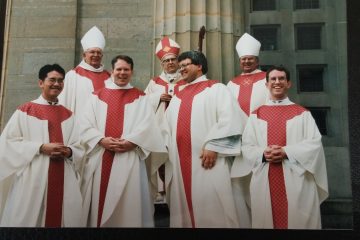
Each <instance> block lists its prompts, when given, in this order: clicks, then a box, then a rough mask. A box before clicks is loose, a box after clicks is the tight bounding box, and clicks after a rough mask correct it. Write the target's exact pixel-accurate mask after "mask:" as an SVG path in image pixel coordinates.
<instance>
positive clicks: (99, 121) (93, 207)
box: [80, 55, 166, 227]
mask: <svg viewBox="0 0 360 240" xmlns="http://www.w3.org/2000/svg"><path fill="white" fill-rule="evenodd" d="M111 64H112V69H113V70H112V75H111V79H110V81H106V85H105V88H102V89H100V90H98V91H95V92H94V93H93V95H92V96H91V97H90V98H89V99H88V104H87V106H86V107H85V111H84V115H83V116H82V118H81V119H80V129H81V139H82V143H83V144H84V146H85V148H86V154H87V156H88V158H87V160H86V163H85V165H84V175H83V176H84V177H83V182H82V193H83V197H84V218H85V219H87V226H89V227H154V219H153V214H154V206H153V202H152V200H151V197H150V190H149V177H148V176H149V175H148V173H147V171H146V166H145V161H144V160H145V159H146V158H147V157H148V155H149V153H150V152H166V148H165V145H164V141H163V138H162V136H161V133H160V129H159V127H158V124H157V122H156V120H155V114H154V112H153V110H152V108H151V106H150V105H149V102H148V100H147V96H145V93H144V92H143V91H141V90H139V89H137V88H134V87H133V86H132V85H131V83H130V82H131V78H132V75H133V67H134V63H133V60H132V59H131V58H130V57H129V56H125V55H118V56H116V57H115V58H114V59H113V60H112V62H111Z"/></svg>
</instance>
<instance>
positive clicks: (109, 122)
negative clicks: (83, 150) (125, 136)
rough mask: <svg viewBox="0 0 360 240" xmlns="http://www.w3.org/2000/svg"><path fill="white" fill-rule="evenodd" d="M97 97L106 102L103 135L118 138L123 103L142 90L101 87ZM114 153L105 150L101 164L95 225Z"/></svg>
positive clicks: (138, 94)
mask: <svg viewBox="0 0 360 240" xmlns="http://www.w3.org/2000/svg"><path fill="white" fill-rule="evenodd" d="M95 94H96V95H98V97H99V99H100V100H102V101H104V102H105V103H107V106H108V108H107V115H106V127H105V137H114V138H120V137H121V135H122V133H123V127H124V110H125V105H126V104H129V103H132V102H134V101H135V100H136V99H138V98H139V97H140V96H142V95H145V94H144V92H142V91H140V90H138V89H137V88H131V89H108V88H103V89H101V90H99V91H98V92H96V93H95ZM114 155H115V153H114V152H112V151H109V150H105V152H104V155H103V158H102V165H101V182H100V194H99V208H98V221H97V226H98V227H100V225H101V218H102V213H103V209H104V203H105V197H106V191H107V187H108V183H109V178H110V173H111V168H112V163H113V159H114Z"/></svg>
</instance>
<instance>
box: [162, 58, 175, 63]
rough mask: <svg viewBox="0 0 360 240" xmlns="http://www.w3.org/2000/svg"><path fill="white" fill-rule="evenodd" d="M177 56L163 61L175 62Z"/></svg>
mask: <svg viewBox="0 0 360 240" xmlns="http://www.w3.org/2000/svg"><path fill="white" fill-rule="evenodd" d="M176 61H177V58H168V59H165V60H164V61H163V63H169V62H176Z"/></svg>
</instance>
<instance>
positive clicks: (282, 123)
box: [255, 104, 306, 229]
mask: <svg viewBox="0 0 360 240" xmlns="http://www.w3.org/2000/svg"><path fill="white" fill-rule="evenodd" d="M304 111H306V109H305V108H303V107H301V106H299V105H295V104H291V105H280V106H279V105H278V106H267V105H266V106H265V105H264V106H261V107H260V108H259V109H258V110H256V111H255V112H256V114H257V117H258V119H262V120H264V121H266V122H267V142H268V143H267V144H268V146H271V145H279V146H286V123H287V121H288V120H290V119H293V118H294V117H296V116H299V115H301V114H302V113H303V112H304ZM268 177H269V187H270V196H271V208H272V215H273V226H274V228H275V229H287V228H288V201H287V196H286V188H285V179H284V172H283V166H282V162H281V163H269V173H268Z"/></svg>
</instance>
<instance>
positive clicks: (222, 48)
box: [154, 0, 244, 83]
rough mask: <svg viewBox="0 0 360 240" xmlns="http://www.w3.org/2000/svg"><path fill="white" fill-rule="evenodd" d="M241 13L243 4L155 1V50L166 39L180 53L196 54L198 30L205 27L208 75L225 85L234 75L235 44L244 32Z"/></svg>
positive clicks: (216, 0)
mask: <svg viewBox="0 0 360 240" xmlns="http://www.w3.org/2000/svg"><path fill="white" fill-rule="evenodd" d="M243 12H244V10H243V1H238V0H155V12H154V15H155V17H154V49H155V47H156V44H157V43H158V42H159V40H160V39H161V37H163V36H169V37H171V38H172V39H174V40H175V41H176V42H178V43H179V44H180V46H181V51H188V50H195V49H197V48H198V46H197V45H198V36H199V30H200V28H201V27H202V26H205V28H206V34H205V39H204V41H203V52H204V54H205V55H206V57H207V59H208V64H209V72H208V74H207V75H208V77H209V78H212V79H217V80H220V81H222V82H224V83H226V82H228V81H229V80H230V79H231V78H232V77H233V76H234V75H235V74H236V72H237V71H236V68H237V66H238V58H237V56H236V55H235V54H236V52H235V43H236V41H237V38H238V37H239V36H240V34H242V33H243V32H244V27H243V26H244V21H243V19H244V15H243V14H242V13H243ZM154 62H155V64H154V71H155V72H156V73H159V72H160V65H159V64H156V62H158V61H156V60H155V61H154Z"/></svg>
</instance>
